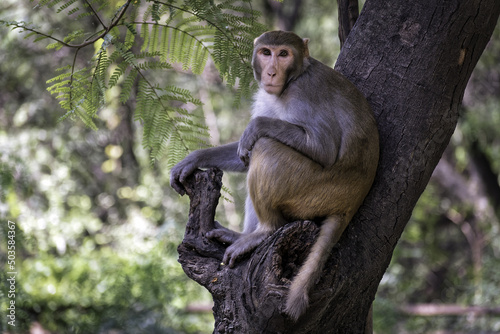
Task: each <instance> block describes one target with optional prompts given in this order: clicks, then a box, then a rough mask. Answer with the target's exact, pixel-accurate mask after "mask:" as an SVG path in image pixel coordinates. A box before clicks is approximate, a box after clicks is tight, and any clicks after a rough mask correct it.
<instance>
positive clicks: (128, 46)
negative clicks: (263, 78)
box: [0, 0, 265, 165]
mask: <svg viewBox="0 0 500 334" xmlns="http://www.w3.org/2000/svg"><path fill="white" fill-rule="evenodd" d="M81 4H83V10H82V8H80V7H79V5H81ZM35 8H36V9H41V8H46V9H47V10H54V9H56V13H55V15H61V13H63V12H66V15H68V16H69V17H71V19H75V16H76V20H77V21H79V22H80V23H81V25H82V26H84V27H87V28H83V29H78V30H74V31H69V32H67V35H66V36H65V37H64V38H59V37H55V36H54V35H53V34H52V32H50V33H46V32H43V31H41V29H39V28H37V27H35V26H34V25H32V24H30V23H26V22H23V21H14V22H7V21H0V25H3V26H6V27H10V28H12V29H13V30H14V29H20V30H21V31H22V32H25V33H26V36H25V38H29V37H35V39H34V41H33V42H34V43H35V42H40V41H43V40H47V39H48V40H51V41H52V43H50V44H48V45H47V48H48V49H53V50H54V51H55V52H56V51H58V50H60V49H62V48H68V49H72V50H74V55H73V57H72V60H71V61H70V63H69V64H67V65H65V66H62V67H60V68H58V69H56V73H57V75H56V76H54V77H53V78H52V79H50V80H48V81H47V83H48V85H49V86H48V88H47V89H48V91H49V92H50V93H51V94H54V95H55V96H56V98H57V99H59V100H60V105H61V107H62V108H63V109H64V110H65V111H66V113H65V114H64V116H62V117H61V119H66V118H68V117H73V116H76V117H78V118H79V119H81V120H82V121H83V122H84V123H85V124H86V125H87V126H89V127H92V128H94V129H95V128H97V127H96V125H95V123H94V119H95V118H96V117H97V114H98V112H99V110H101V109H102V108H103V107H104V106H105V105H106V103H107V101H106V92H107V91H108V90H109V89H111V88H114V87H117V86H118V87H120V89H121V93H120V98H119V99H120V101H121V102H123V103H126V102H127V101H129V100H131V99H134V98H135V101H136V103H135V106H136V107H135V119H136V120H138V121H140V122H141V123H142V124H143V126H144V134H143V145H144V147H146V148H147V149H149V150H150V152H151V158H152V161H154V160H155V159H157V158H158V157H160V156H162V155H163V154H165V153H167V158H168V159H167V161H168V165H173V164H174V163H175V162H176V161H178V160H180V159H181V158H182V157H183V156H184V155H185V154H186V153H187V152H188V151H190V150H192V149H195V148H197V147H199V146H200V145H204V143H205V141H206V138H207V137H208V133H207V128H206V127H205V126H204V125H203V121H202V120H200V117H199V116H197V115H196V112H190V111H188V108H187V106H188V105H189V104H191V105H194V106H199V105H201V102H200V101H199V100H197V99H195V98H194V97H193V94H192V93H191V92H189V91H188V90H186V89H182V88H180V87H173V86H167V87H161V86H160V84H158V83H157V82H154V81H153V80H152V79H149V78H151V77H155V78H156V77H161V75H156V72H158V71H172V70H173V66H172V64H173V63H181V64H182V67H183V69H184V70H188V69H189V70H191V72H192V73H194V74H198V75H199V74H201V73H202V72H203V70H204V68H205V65H206V62H207V60H208V58H211V59H212V60H213V62H214V64H215V66H216V67H217V69H218V70H219V73H220V75H221V77H222V78H223V79H224V80H226V81H227V83H228V85H230V86H235V85H236V83H238V89H237V98H236V101H238V100H239V98H240V97H241V96H248V95H249V94H250V92H251V90H252V89H253V87H252V86H253V85H252V82H253V76H252V71H251V66H250V60H251V55H252V41H253V39H254V38H255V37H256V36H258V35H259V34H260V33H262V32H263V31H264V30H265V28H264V26H263V25H261V24H259V23H258V21H257V18H258V17H259V15H260V13H258V12H257V11H255V10H253V9H252V8H251V4H250V0H239V1H237V0H226V1H222V2H220V3H218V2H213V1H199V0H184V1H176V0H171V1H169V0H164V1H160V0H146V1H143V2H141V1H139V0H134V1H132V0H127V1H125V2H124V3H123V4H122V5H120V6H119V7H118V8H117V9H116V10H112V9H110V8H109V2H108V1H106V0H82V2H81V3H77V1H75V0H62V1H61V0H41V1H39V3H38V5H37V6H36V7H35ZM89 17H93V18H95V20H97V21H98V22H99V25H100V26H102V29H100V30H98V31H97V32H96V31H92V30H91V28H89V25H88V18H89ZM106 17H110V19H109V21H108V22H109V24H106V21H107V20H106V19H105V18H106ZM78 40H80V42H78ZM88 47H94V48H97V49H98V50H97V51H96V52H94V56H93V57H92V58H91V59H85V58H84V57H85V56H84V54H87V53H83V52H80V51H81V50H83V49H84V48H88ZM81 64H90V65H87V66H82V65H81ZM149 72H154V73H155V76H151V75H148V73H149ZM132 92H135V93H134V94H132ZM179 105H181V107H179Z"/></svg>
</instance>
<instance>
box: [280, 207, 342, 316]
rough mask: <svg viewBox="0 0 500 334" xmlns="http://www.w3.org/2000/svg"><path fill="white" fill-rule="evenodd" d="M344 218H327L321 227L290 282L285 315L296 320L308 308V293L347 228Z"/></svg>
mask: <svg viewBox="0 0 500 334" xmlns="http://www.w3.org/2000/svg"><path fill="white" fill-rule="evenodd" d="M345 219H346V217H345V216H329V217H327V218H326V219H325V220H324V221H323V223H322V225H321V230H320V232H319V236H318V239H317V240H316V242H315V243H314V245H313V247H312V248H311V251H310V253H309V255H308V256H307V259H306V261H305V262H304V264H303V265H302V267H301V268H300V270H299V273H298V274H297V276H295V277H294V279H293V280H292V284H291V285H290V290H289V292H288V297H287V300H286V309H285V313H286V314H288V315H289V316H290V317H291V318H293V319H294V320H297V319H298V318H299V317H300V316H301V315H302V314H303V313H304V312H305V311H306V309H307V307H308V306H309V292H310V290H311V288H312V287H313V286H314V285H315V284H316V282H317V280H318V279H319V277H320V275H321V273H322V271H323V266H324V265H325V262H326V260H327V259H328V256H329V255H330V251H331V250H332V248H333V246H334V245H335V244H336V243H337V241H338V240H339V238H340V235H341V234H342V232H343V231H344V229H345V227H346V226H347V222H345Z"/></svg>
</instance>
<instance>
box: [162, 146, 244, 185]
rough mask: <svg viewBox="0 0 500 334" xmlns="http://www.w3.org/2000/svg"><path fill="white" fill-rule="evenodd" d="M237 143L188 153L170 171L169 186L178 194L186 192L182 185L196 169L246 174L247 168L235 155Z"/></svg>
mask: <svg viewBox="0 0 500 334" xmlns="http://www.w3.org/2000/svg"><path fill="white" fill-rule="evenodd" d="M237 150H238V142H234V143H231V144H226V145H222V146H218V147H211V148H207V149H204V150H197V151H194V152H192V153H190V154H189V155H188V156H187V157H185V158H184V159H183V160H182V161H181V162H179V163H178V164H177V165H175V166H174V167H173V168H172V170H171V171H170V185H171V186H172V188H174V189H175V191H177V192H178V193H179V194H181V195H184V194H185V193H186V190H185V189H184V185H183V183H184V182H185V181H186V178H187V177H188V176H189V175H191V174H192V173H193V172H194V171H195V170H196V169H197V168H211V167H217V168H220V169H222V170H225V171H230V172H246V171H247V170H248V168H247V167H246V166H245V165H244V164H243V162H242V161H241V160H240V158H239V157H238V154H237Z"/></svg>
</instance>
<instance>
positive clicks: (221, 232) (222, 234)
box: [206, 221, 241, 245]
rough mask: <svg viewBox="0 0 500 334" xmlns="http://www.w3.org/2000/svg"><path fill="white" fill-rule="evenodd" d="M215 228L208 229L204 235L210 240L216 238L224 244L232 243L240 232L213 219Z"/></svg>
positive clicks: (239, 235) (238, 236)
mask: <svg viewBox="0 0 500 334" xmlns="http://www.w3.org/2000/svg"><path fill="white" fill-rule="evenodd" d="M214 223H215V229H213V230H212V231H208V232H207V234H206V237H207V238H208V239H211V240H217V241H219V242H222V243H225V244H229V245H231V244H233V243H234V242H235V241H236V240H238V239H239V238H240V237H241V233H238V232H235V231H232V230H230V229H228V228H226V227H224V226H222V225H221V224H219V222H218V221H215V222H214Z"/></svg>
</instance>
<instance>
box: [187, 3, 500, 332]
mask: <svg viewBox="0 0 500 334" xmlns="http://www.w3.org/2000/svg"><path fill="white" fill-rule="evenodd" d="M499 13H500V2H499V1H497V0H484V1H481V0H476V1H465V0H462V1H456V0H455V1H434V0H422V1H396V0H392V1H374V0H371V1H370V0H368V1H367V2H366V3H365V6H364V8H363V11H362V12H361V14H360V16H359V18H358V20H357V22H356V25H355V26H354V29H353V30H352V31H351V34H350V35H349V36H348V38H347V40H346V42H345V44H344V47H343V49H342V52H341V54H340V56H339V59H338V61H337V65H336V69H337V70H338V71H340V72H341V73H343V74H344V75H345V76H346V77H348V78H349V79H350V80H351V81H352V82H353V83H354V84H355V85H356V86H357V87H358V88H359V89H360V90H361V91H362V92H363V93H364V94H365V96H366V97H367V99H368V101H369V102H370V104H371V105H372V108H373V111H374V113H375V115H376V119H377V122H378V126H379V132H380V140H381V152H380V163H379V168H378V172H377V176H376V179H375V183H374V185H373V187H372V190H371V191H370V193H369V195H368V197H367V198H366V200H365V202H364V204H363V206H362V207H361V208H360V210H359V211H358V213H357V214H356V216H355V217H354V219H353V221H352V222H351V223H350V224H349V226H348V228H347V229H346V231H345V232H344V234H343V236H342V238H341V240H340V241H339V243H338V244H337V246H336V247H335V248H334V249H333V251H332V256H331V257H330V259H329V260H328V262H327V264H326V267H325V269H324V272H323V276H322V278H321V280H320V281H319V282H318V284H317V285H316V288H315V290H314V291H313V293H312V295H311V301H310V307H309V309H308V312H307V313H306V315H304V316H303V317H301V318H300V319H299V321H298V322H297V323H292V322H291V321H290V319H288V318H287V317H286V316H284V315H283V314H282V313H281V311H282V310H283V304H284V301H285V297H286V292H287V287H288V284H289V282H290V280H291V278H292V277H293V275H294V274H295V273H296V272H297V269H298V268H299V267H300V264H301V263H302V261H303V260H304V257H305V255H306V254H307V251H308V249H309V247H310V246H311V244H312V243H313V242H314V239H315V236H316V233H317V231H318V227H317V226H316V225H315V224H314V223H312V222H294V223H291V224H288V225H287V226H285V227H283V228H281V229H280V230H278V231H277V232H276V233H275V234H273V235H272V236H271V237H270V238H268V239H267V240H266V241H265V242H264V243H263V244H262V245H261V246H260V247H258V248H257V250H256V251H255V252H254V253H252V255H251V256H250V257H249V258H247V259H244V260H243V261H242V262H241V263H239V264H238V265H237V266H236V268H234V269H229V268H227V267H224V266H222V265H221V264H220V262H221V259H222V254H223V252H224V247H223V246H222V245H219V244H216V243H212V242H210V241H207V239H205V238H204V233H205V232H206V231H208V230H209V229H211V228H212V227H213V212H214V210H215V209H214V208H213V207H210V205H216V200H213V199H210V198H211V197H210V196H208V194H210V195H211V196H212V197H217V198H218V194H217V192H216V189H214V187H216V186H217V185H219V186H220V173H219V172H217V171H215V170H209V171H207V172H204V173H200V174H197V176H196V178H198V179H199V181H195V180H193V182H195V183H193V185H192V186H191V187H192V189H190V196H192V197H191V201H192V202H191V203H192V208H191V211H190V218H189V222H188V226H187V228H186V236H185V239H184V241H183V243H182V244H181V245H180V246H179V254H180V258H179V261H180V262H181V264H182V265H183V268H184V270H185V272H186V273H187V274H188V276H190V277H191V278H193V279H194V280H196V281H197V282H199V283H200V284H202V285H203V286H205V287H206V288H207V289H208V290H209V291H210V292H211V293H212V295H213V297H214V301H215V306H214V315H215V330H214V333H238V334H239V333H245V334H247V333H248V334H251V333H258V334H262V333H342V334H346V333H362V332H363V330H364V327H365V319H366V316H367V314H368V311H369V308H370V305H371V303H372V301H373V299H374V297H375V293H376V291H377V287H378V284H379V282H380V280H381V278H382V275H383V274H384V272H385V270H386V268H387V266H388V264H389V262H390V259H391V256H392V252H393V250H394V247H395V246H396V243H397V241H398V239H399V237H400V236H401V233H402V231H403V229H404V227H405V225H406V223H407V222H408V220H409V218H410V216H411V212H412V210H413V207H414V205H415V203H416V202H417V200H418V198H419V196H420V194H421V193H422V191H423V190H424V188H425V186H426V184H427V182H428V181H429V178H430V176H431V174H432V171H433V169H434V167H435V166H436V164H437V162H438V161H439V158H440V157H441V154H442V153H443V151H444V149H445V148H446V146H447V144H448V142H449V139H450V137H451V135H452V133H453V131H454V129H455V126H456V123H457V119H458V109H459V106H460V103H461V100H462V97H463V93H464V90H465V86H466V84H467V81H468V79H469V77H470V75H471V72H472V69H473V68H474V66H475V65H476V63H477V61H478V59H479V57H480V55H481V53H482V52H483V50H484V48H485V46H486V44H487V42H488V40H489V38H490V36H491V34H492V32H493V29H494V27H495V24H496V22H497V19H498V15H499ZM202 176H203V177H202ZM202 179H203V180H204V181H203V182H201V180H202ZM208 180H212V181H211V182H212V183H206V182H208ZM196 182H201V183H196ZM197 191H198V193H197ZM199 191H201V193H200V192H199ZM207 191H208V193H206V192H207ZM332 200H335V199H332ZM206 201H211V204H209V203H206ZM214 203H215V204H214Z"/></svg>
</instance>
